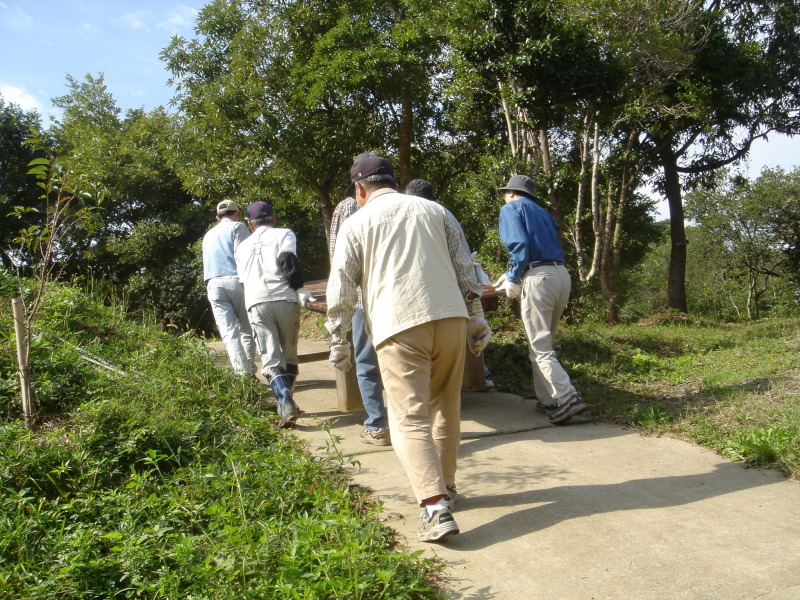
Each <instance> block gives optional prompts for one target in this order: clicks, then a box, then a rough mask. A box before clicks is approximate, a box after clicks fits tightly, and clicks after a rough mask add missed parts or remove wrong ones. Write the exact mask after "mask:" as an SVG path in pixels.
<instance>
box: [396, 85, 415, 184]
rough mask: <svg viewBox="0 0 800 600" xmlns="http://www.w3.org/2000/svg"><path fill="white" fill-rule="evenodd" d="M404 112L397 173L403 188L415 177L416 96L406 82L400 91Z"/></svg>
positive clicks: (401, 122) (401, 119) (399, 137)
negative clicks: (413, 157) (412, 149)
mask: <svg viewBox="0 0 800 600" xmlns="http://www.w3.org/2000/svg"><path fill="white" fill-rule="evenodd" d="M400 103H401V108H402V114H401V118H400V131H399V135H398V145H399V148H398V150H399V151H398V157H397V175H398V183H399V184H400V186H401V189H402V188H404V187H405V186H406V184H407V183H408V182H409V181H411V180H412V179H413V176H412V174H411V145H412V144H413V143H414V98H413V96H412V94H411V89H410V88H409V85H408V84H407V83H406V84H404V85H403V89H402V90H401V91H400Z"/></svg>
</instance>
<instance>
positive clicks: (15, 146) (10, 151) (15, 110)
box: [0, 97, 43, 271]
mask: <svg viewBox="0 0 800 600" xmlns="http://www.w3.org/2000/svg"><path fill="white" fill-rule="evenodd" d="M41 128H42V124H41V120H40V118H39V114H38V113H37V112H36V111H24V110H22V108H20V107H19V106H17V105H16V104H10V103H9V104H6V103H5V102H4V101H3V99H2V97H0V261H2V265H3V267H4V268H6V269H8V270H9V271H12V270H14V269H15V268H16V267H17V266H18V264H19V262H20V261H22V262H24V263H28V262H30V261H29V260H28V259H29V258H30V257H28V259H25V258H24V257H19V256H18V257H17V258H18V260H17V261H15V260H14V256H13V255H14V253H15V248H16V247H17V244H16V243H15V241H14V240H15V239H16V238H17V236H18V235H19V232H20V230H21V229H25V228H27V227H29V226H31V225H34V224H35V223H40V222H41V215H40V214H38V213H33V212H28V211H17V213H16V214H14V215H12V214H11V213H12V212H14V211H15V207H22V208H24V209H28V208H33V207H35V206H36V205H37V204H38V201H37V198H38V197H39V195H40V194H41V192H40V191H39V188H38V187H37V185H36V180H35V179H34V178H33V177H30V176H29V175H28V168H29V167H28V164H29V163H30V162H31V161H32V160H33V159H34V158H42V157H43V155H42V154H41V153H37V152H36V151H35V150H34V148H33V147H32V146H31V145H30V144H26V143H25V140H27V139H28V138H30V136H31V131H32V130H35V131H39V130H41Z"/></svg>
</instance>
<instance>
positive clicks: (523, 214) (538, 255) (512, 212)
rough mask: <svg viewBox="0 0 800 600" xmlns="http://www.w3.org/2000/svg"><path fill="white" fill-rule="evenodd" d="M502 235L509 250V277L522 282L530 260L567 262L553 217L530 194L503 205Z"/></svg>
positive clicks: (501, 237)
mask: <svg viewBox="0 0 800 600" xmlns="http://www.w3.org/2000/svg"><path fill="white" fill-rule="evenodd" d="M500 239H501V240H502V242H503V245H504V246H505V247H506V250H508V253H509V255H510V256H509V259H508V272H507V273H506V279H508V280H509V281H510V282H512V283H520V281H522V277H523V276H524V275H525V271H527V270H528V264H529V263H531V262H534V261H537V260H554V261H558V262H562V263H563V262H564V251H563V250H562V248H561V241H560V240H559V237H558V228H557V227H556V222H555V221H554V220H553V217H552V216H551V215H550V213H549V212H547V211H546V210H545V209H543V208H542V207H541V206H539V205H538V204H536V202H534V201H533V200H531V199H530V198H528V197H527V196H523V197H522V198H520V199H518V200H512V201H511V202H508V203H506V204H505V205H504V206H503V208H501V209H500Z"/></svg>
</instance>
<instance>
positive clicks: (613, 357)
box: [486, 308, 800, 479]
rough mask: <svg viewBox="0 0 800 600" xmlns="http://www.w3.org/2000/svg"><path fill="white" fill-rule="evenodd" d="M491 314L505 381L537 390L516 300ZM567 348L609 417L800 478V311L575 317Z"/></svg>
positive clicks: (571, 366) (562, 353)
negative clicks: (635, 318)
mask: <svg viewBox="0 0 800 600" xmlns="http://www.w3.org/2000/svg"><path fill="white" fill-rule="evenodd" d="M491 318H492V325H493V329H494V331H495V335H494V337H493V341H492V344H490V346H489V349H488V351H487V355H486V356H487V363H488V365H489V368H490V370H491V372H492V375H493V380H494V382H495V384H496V385H497V386H498V387H499V388H500V389H501V390H503V391H509V392H514V393H520V394H521V395H523V396H528V397H533V395H534V393H533V385H532V381H531V371H530V364H529V361H528V347H527V342H526V339H525V334H524V331H523V330H522V328H521V325H520V324H519V322H518V321H517V320H515V319H514V318H513V317H512V316H511V315H510V312H509V311H508V310H507V308H506V309H501V310H500V311H499V312H498V314H496V315H492V317H491ZM557 350H558V353H559V358H560V360H561V361H562V363H563V364H564V366H565V368H566V369H567V370H568V372H569V373H570V374H571V376H572V377H573V380H574V383H575V385H576V387H577V388H578V389H579V391H580V392H581V393H582V395H583V397H584V399H585V400H586V401H587V402H589V403H590V404H591V405H592V408H593V411H594V413H595V415H596V416H597V417H598V418H599V419H601V420H603V421H606V422H610V423H618V424H623V425H626V426H631V427H636V428H638V429H639V430H640V431H641V432H642V433H645V434H655V435H672V436H675V437H678V438H681V439H685V440H688V441H691V442H694V443H697V444H700V445H703V446H707V447H709V448H712V449H714V450H715V451H717V452H719V453H721V454H723V455H725V456H727V457H729V458H731V459H732V460H741V461H743V462H744V463H745V464H746V465H747V466H768V467H771V468H775V469H778V470H780V471H782V472H783V473H785V474H786V475H788V476H790V477H792V478H794V479H799V478H800V319H797V318H795V319H776V320H768V321H758V322H752V323H740V324H731V323H714V322H708V321H703V320H699V319H692V318H690V317H686V316H675V315H662V316H656V317H651V318H649V319H647V320H644V321H642V322H640V323H638V324H632V325H619V326H613V327H612V326H607V325H603V324H591V323H589V324H587V323H582V324H580V325H571V324H565V325H564V326H563V327H561V328H560V329H559V332H558V341H557Z"/></svg>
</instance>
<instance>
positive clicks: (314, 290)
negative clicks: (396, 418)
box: [300, 279, 505, 412]
mask: <svg viewBox="0 0 800 600" xmlns="http://www.w3.org/2000/svg"><path fill="white" fill-rule="evenodd" d="M305 288H306V289H307V290H308V291H309V292H310V293H311V295H312V296H314V298H315V300H314V301H313V302H309V303H308V304H307V305H306V308H308V309H309V310H312V311H314V312H318V313H322V314H327V312H328V303H327V301H326V297H325V296H326V293H327V289H328V280H327V279H318V280H315V281H307V282H306V283H305ZM502 296H505V292H502V291H497V290H495V289H494V288H493V287H492V286H490V285H485V286H483V296H482V297H481V305H482V306H483V310H484V311H490V310H496V309H497V307H498V305H499V304H500V297H502ZM347 339H348V341H349V342H350V345H351V347H352V344H353V337H352V332H348V334H347ZM326 358H328V353H327V352H314V353H312V354H306V355H303V356H301V357H300V362H301V363H304V362H310V361H315V360H323V359H326ZM335 371H336V395H337V397H338V399H339V410H341V411H342V412H355V411H360V410H363V409H364V404H363V403H362V401H361V393H360V392H359V389H358V379H357V378H356V370H355V369H354V368H351V369H349V370H347V371H340V370H338V369H335ZM484 389H486V378H485V376H484V369H483V353H481V355H480V356H474V355H473V354H472V353H471V352H469V351H467V353H466V357H465V358H464V380H463V382H462V384H461V390H462V391H464V392H475V391H479V390H484Z"/></svg>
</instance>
